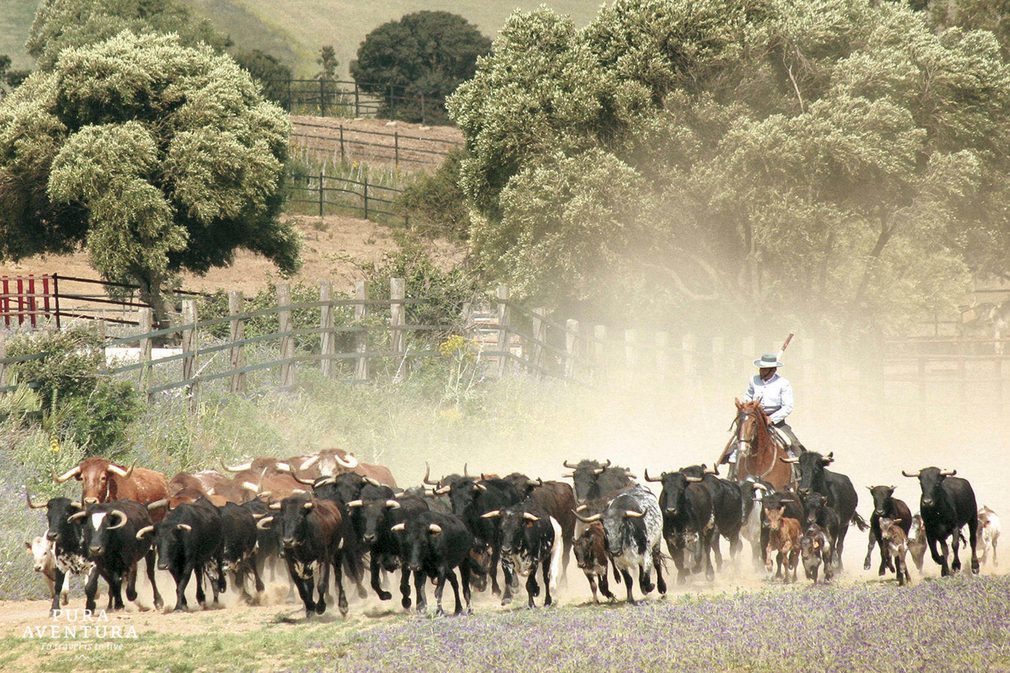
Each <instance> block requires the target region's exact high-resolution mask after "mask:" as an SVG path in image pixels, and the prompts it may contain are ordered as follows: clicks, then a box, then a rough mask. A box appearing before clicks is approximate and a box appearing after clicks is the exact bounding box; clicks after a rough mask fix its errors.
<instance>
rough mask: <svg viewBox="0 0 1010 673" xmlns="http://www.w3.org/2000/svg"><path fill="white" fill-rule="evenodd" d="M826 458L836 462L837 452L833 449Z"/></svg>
mask: <svg viewBox="0 0 1010 673" xmlns="http://www.w3.org/2000/svg"><path fill="white" fill-rule="evenodd" d="M824 460H826V461H828V462H829V463H833V462H835V452H834V451H832V452H831V453H829V454H828V455H826V456H824Z"/></svg>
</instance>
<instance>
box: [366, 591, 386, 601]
mask: <svg viewBox="0 0 1010 673" xmlns="http://www.w3.org/2000/svg"><path fill="white" fill-rule="evenodd" d="M378 596H379V600H380V601H388V600H389V599H390V598H392V597H393V594H391V593H389V592H388V591H379V593H378ZM361 598H365V597H364V596H362V597H361Z"/></svg>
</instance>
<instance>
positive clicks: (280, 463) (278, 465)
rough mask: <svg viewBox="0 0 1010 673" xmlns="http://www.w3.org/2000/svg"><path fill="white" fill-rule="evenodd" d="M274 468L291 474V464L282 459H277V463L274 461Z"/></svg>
mask: <svg viewBox="0 0 1010 673" xmlns="http://www.w3.org/2000/svg"><path fill="white" fill-rule="evenodd" d="M274 469H275V470H277V471H278V472H285V473H287V474H291V472H292V470H291V464H290V463H286V462H284V461H278V462H277V463H275V464H274Z"/></svg>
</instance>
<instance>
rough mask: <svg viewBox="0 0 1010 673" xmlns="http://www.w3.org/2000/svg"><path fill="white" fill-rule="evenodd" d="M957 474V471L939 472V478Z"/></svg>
mask: <svg viewBox="0 0 1010 673" xmlns="http://www.w3.org/2000/svg"><path fill="white" fill-rule="evenodd" d="M955 474H957V470H940V476H941V477H953V476H954V475H955Z"/></svg>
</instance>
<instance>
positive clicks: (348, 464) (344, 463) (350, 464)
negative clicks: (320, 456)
mask: <svg viewBox="0 0 1010 673" xmlns="http://www.w3.org/2000/svg"><path fill="white" fill-rule="evenodd" d="M344 453H345V454H346V455H347V457H348V458H350V460H346V459H344V458H341V457H340V454H339V453H337V454H335V457H336V459H337V463H339V464H340V466H341V467H343V468H346V469H348V470H353V469H354V468H356V467H357V466H358V464H359V463H358V459H357V458H355V457H354V454H351V453H347V452H346V451H345V452H344Z"/></svg>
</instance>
